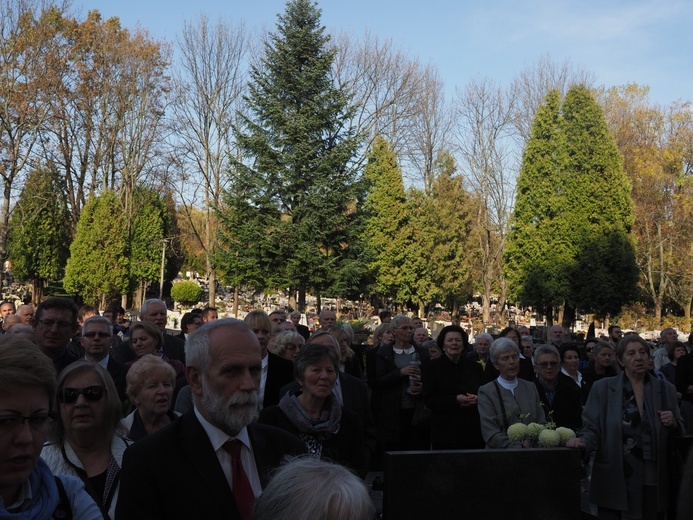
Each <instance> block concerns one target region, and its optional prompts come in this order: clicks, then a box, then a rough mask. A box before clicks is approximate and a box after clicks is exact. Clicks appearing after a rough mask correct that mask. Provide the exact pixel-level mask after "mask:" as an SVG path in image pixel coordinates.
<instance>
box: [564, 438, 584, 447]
mask: <svg viewBox="0 0 693 520" xmlns="http://www.w3.org/2000/svg"><path fill="white" fill-rule="evenodd" d="M565 447H566V448H582V449H584V448H586V447H587V445H586V444H585V441H583V440H582V439H581V438H579V437H576V438H575V439H568V441H567V442H566V443H565Z"/></svg>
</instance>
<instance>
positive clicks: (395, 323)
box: [390, 314, 411, 329]
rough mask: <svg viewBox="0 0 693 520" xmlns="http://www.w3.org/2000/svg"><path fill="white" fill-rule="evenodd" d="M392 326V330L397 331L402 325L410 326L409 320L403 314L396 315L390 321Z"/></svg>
mask: <svg viewBox="0 0 693 520" xmlns="http://www.w3.org/2000/svg"><path fill="white" fill-rule="evenodd" d="M390 323H391V324H392V328H393V329H397V328H399V327H401V326H402V325H403V324H404V323H408V324H409V325H411V318H410V317H409V316H405V315H404V314H398V315H397V316H395V317H394V318H392V321H391V322H390Z"/></svg>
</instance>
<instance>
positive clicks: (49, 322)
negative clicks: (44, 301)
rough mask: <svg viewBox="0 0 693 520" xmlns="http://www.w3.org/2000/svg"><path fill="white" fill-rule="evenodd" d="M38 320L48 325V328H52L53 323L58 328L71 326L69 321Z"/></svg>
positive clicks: (45, 325)
mask: <svg viewBox="0 0 693 520" xmlns="http://www.w3.org/2000/svg"><path fill="white" fill-rule="evenodd" d="M38 322H39V323H40V324H41V325H43V326H44V327H48V328H49V329H50V328H52V327H53V325H57V326H58V328H59V329H67V328H70V327H72V322H71V321H57V320H38Z"/></svg>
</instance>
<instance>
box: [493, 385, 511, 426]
mask: <svg viewBox="0 0 693 520" xmlns="http://www.w3.org/2000/svg"><path fill="white" fill-rule="evenodd" d="M493 384H494V386H495V387H496V392H497V393H498V402H499V403H500V407H501V414H503V426H504V427H505V431H506V432H507V431H508V414H507V413H505V404H504V403H503V394H501V388H500V385H499V384H498V381H497V380H496V379H494V380H493Z"/></svg>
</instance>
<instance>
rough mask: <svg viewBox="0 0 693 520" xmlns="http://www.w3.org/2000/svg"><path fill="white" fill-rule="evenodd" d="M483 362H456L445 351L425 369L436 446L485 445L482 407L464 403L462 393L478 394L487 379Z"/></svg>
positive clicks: (445, 447)
mask: <svg viewBox="0 0 693 520" xmlns="http://www.w3.org/2000/svg"><path fill="white" fill-rule="evenodd" d="M483 377H484V374H483V369H482V368H481V365H480V364H479V363H477V362H476V361H472V360H468V359H465V358H461V359H460V361H459V362H458V363H453V362H452V361H451V360H450V358H448V356H446V355H445V354H443V355H442V356H441V357H439V358H438V359H433V360H431V361H430V362H429V363H428V364H427V365H426V367H425V368H424V371H423V385H424V400H425V402H426V406H427V407H428V408H429V409H430V410H431V412H432V417H431V441H432V442H433V448H434V449H456V450H463V449H483V448H484V446H485V443H484V439H483V437H482V436H481V424H480V420H479V410H478V409H477V407H476V406H474V407H465V408H463V407H461V406H460V405H459V403H458V402H457V396H458V395H459V394H478V392H479V387H480V386H481V385H482V384H483V383H484V380H483Z"/></svg>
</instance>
